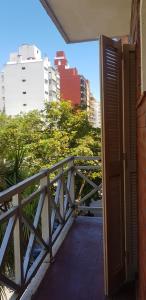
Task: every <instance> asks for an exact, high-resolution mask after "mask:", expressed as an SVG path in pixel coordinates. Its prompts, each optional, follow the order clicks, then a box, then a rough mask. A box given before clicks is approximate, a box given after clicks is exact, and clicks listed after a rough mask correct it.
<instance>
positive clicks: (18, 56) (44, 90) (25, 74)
mask: <svg viewBox="0 0 146 300" xmlns="http://www.w3.org/2000/svg"><path fill="white" fill-rule="evenodd" d="M49 72H51V73H53V72H54V73H55V72H56V75H57V74H58V73H57V71H55V70H53V69H52V67H51V64H50V61H49V59H48V58H47V57H45V58H42V55H41V51H40V50H39V49H38V48H37V47H36V46H35V45H22V46H20V47H19V49H18V52H16V53H11V54H10V58H9V61H8V62H7V63H6V64H5V66H4V68H3V70H2V72H1V73H0V103H1V107H0V108H1V111H5V113H6V114H8V115H16V114H19V113H21V112H22V113H23V112H28V111H31V110H34V109H38V110H42V109H43V107H44V103H45V101H47V102H48V101H51V100H52V98H53V99H55V100H56V98H57V97H59V85H58V91H57V82H56V91H57V93H58V96H56V98H55V97H54V96H51V92H52V94H53V92H54V90H51V89H54V85H53V84H52V83H51V84H50V82H51V80H52V81H53V82H54V81H55V79H56V78H57V77H55V79H54V77H53V79H51V78H52V76H51V78H49V76H50V73H49ZM49 79H50V80H49ZM57 80H58V79H57Z"/></svg>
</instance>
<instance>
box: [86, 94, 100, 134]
mask: <svg viewBox="0 0 146 300" xmlns="http://www.w3.org/2000/svg"><path fill="white" fill-rule="evenodd" d="M88 115H89V122H90V123H91V125H92V126H93V127H95V128H97V127H99V128H101V105H100V102H99V101H96V99H95V97H94V96H93V95H92V94H90V98H89V109H88Z"/></svg>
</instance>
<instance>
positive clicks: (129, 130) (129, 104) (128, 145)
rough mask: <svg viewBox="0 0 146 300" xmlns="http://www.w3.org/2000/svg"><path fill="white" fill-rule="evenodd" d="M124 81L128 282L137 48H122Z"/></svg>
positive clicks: (133, 235)
mask: <svg viewBox="0 0 146 300" xmlns="http://www.w3.org/2000/svg"><path fill="white" fill-rule="evenodd" d="M123 58H124V65H123V75H124V76H123V78H124V152H125V164H124V178H125V204H126V205H125V208H126V209H125V222H126V253H127V255H126V257H127V260H126V271H127V279H128V280H132V279H134V276H135V273H136V272H137V188H136V186H137V178H136V59H135V46H133V45H124V46H123Z"/></svg>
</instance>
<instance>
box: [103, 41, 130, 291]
mask: <svg viewBox="0 0 146 300" xmlns="http://www.w3.org/2000/svg"><path fill="white" fill-rule="evenodd" d="M100 44H101V85H102V86H101V88H102V139H103V143H102V146H103V149H102V151H103V200H104V254H105V255H104V256H105V292H106V294H107V295H110V294H114V292H116V291H117V290H118V289H119V288H120V286H121V285H122V284H123V283H124V281H125V238H124V233H125V232H124V182H123V130H122V76H121V75H122V59H121V57H122V55H121V43H120V42H117V41H114V40H111V39H109V38H107V37H104V36H102V37H101V42H100Z"/></svg>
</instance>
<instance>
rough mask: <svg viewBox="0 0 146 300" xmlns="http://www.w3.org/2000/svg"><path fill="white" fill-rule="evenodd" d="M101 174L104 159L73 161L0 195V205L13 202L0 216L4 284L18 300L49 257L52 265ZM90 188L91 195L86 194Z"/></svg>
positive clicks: (0, 262) (0, 265) (1, 278)
mask: <svg viewBox="0 0 146 300" xmlns="http://www.w3.org/2000/svg"><path fill="white" fill-rule="evenodd" d="M85 162H86V164H85ZM84 164H85V165H84ZM96 171H97V172H100V171H101V159H100V157H92V156H90V157H84V156H77V157H75V156H71V157H68V158H66V159H64V160H62V161H61V162H59V163H57V164H55V165H54V166H52V167H51V168H49V169H45V170H42V171H41V172H39V173H38V174H35V175H33V176H31V177H29V178H27V179H25V180H24V181H22V182H20V183H18V184H16V185H14V186H12V187H10V188H9V189H7V190H5V191H3V192H1V193H0V205H3V204H4V203H6V202H8V205H7V211H5V212H3V211H1V212H0V243H1V244H0V282H1V283H2V284H3V285H4V286H7V287H8V288H10V289H12V290H13V291H14V295H16V298H17V297H20V295H21V294H22V293H23V292H24V290H25V289H26V287H27V286H28V284H29V283H30V281H31V279H32V278H33V277H34V275H35V274H36V272H37V271H38V269H39V267H40V266H41V264H42V262H43V261H44V259H45V257H46V256H47V255H49V259H50V262H51V261H52V259H53V253H52V248H53V245H54V243H56V242H57V239H58V238H59V236H60V233H61V231H62V229H63V228H64V226H65V225H66V224H67V222H68V220H69V219H70V218H72V217H73V216H74V215H76V213H74V211H75V212H76V211H77V210H78V208H81V207H82V208H83V206H82V205H83V203H85V202H86V201H87V200H88V199H89V198H90V197H92V196H93V195H94V194H95V193H97V192H98V191H99V190H100V188H101V186H100V185H99V184H97V183H96V182H95V180H93V179H92V176H91V175H92V172H96ZM87 173H89V174H87ZM88 175H89V176H88ZM85 184H86V185H87V184H88V185H89V186H90V187H91V188H92V189H89V191H88V192H86V191H85V192H84V187H85ZM85 209H86V208H85Z"/></svg>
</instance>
